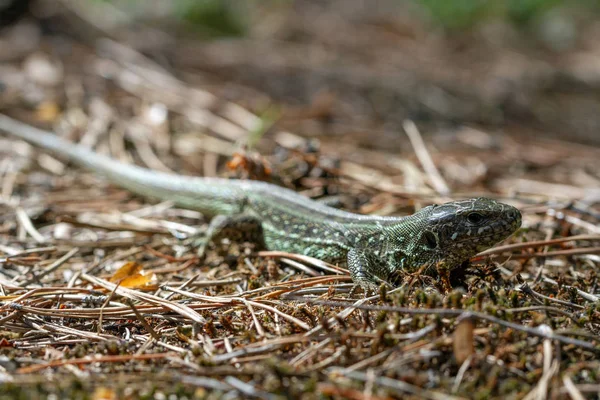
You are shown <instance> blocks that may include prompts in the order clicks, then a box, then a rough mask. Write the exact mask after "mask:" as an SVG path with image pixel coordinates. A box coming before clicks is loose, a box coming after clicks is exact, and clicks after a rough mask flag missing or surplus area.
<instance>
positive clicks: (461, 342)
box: [453, 317, 475, 365]
mask: <svg viewBox="0 0 600 400" xmlns="http://www.w3.org/2000/svg"><path fill="white" fill-rule="evenodd" d="M473 329H475V324H474V323H473V320H472V319H471V318H468V317H467V318H463V319H461V320H460V321H459V323H458V326H457V327H456V330H455V331H454V343H453V348H454V358H456V362H457V363H458V365H462V363H464V362H465V361H466V360H467V359H468V358H469V357H470V356H471V355H473V353H474V352H475V346H474V341H473Z"/></svg>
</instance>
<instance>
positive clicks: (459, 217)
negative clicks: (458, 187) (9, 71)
mask: <svg viewBox="0 0 600 400" xmlns="http://www.w3.org/2000/svg"><path fill="white" fill-rule="evenodd" d="M0 130H2V131H5V132H7V133H9V134H10V135H12V136H15V137H18V138H20V139H23V140H25V141H27V142H29V143H31V144H33V145H35V146H38V147H40V148H42V149H45V150H47V151H49V152H51V153H53V154H55V155H57V156H62V157H66V158H67V159H69V160H71V161H73V162H75V163H76V164H78V165H81V166H83V167H85V168H88V169H90V170H91V171H93V172H95V173H99V174H102V175H104V176H106V177H107V178H108V179H109V181H110V182H112V183H114V184H117V185H119V186H122V187H124V188H126V189H128V190H130V191H132V192H135V193H137V194H141V195H143V196H146V197H150V198H156V199H161V200H171V201H173V202H174V203H175V204H176V205H178V206H180V207H184V208H189V209H193V210H198V211H200V212H202V213H204V214H206V215H208V216H213V217H214V218H212V220H211V223H210V225H209V228H208V238H210V239H212V240H216V239H218V238H222V237H228V238H230V239H233V240H235V239H239V240H247V241H252V242H255V243H257V244H258V245H259V246H261V247H263V248H266V249H269V250H281V251H286V252H291V253H299V254H304V255H308V256H312V257H316V258H319V259H322V260H324V261H328V262H331V263H338V264H340V265H347V266H348V269H349V270H350V274H351V276H352V279H353V281H354V282H355V283H357V284H359V285H361V286H363V287H365V288H368V289H373V288H376V287H378V286H379V285H380V284H382V283H385V282H388V283H389V282H390V281H391V277H393V276H394V274H395V273H396V272H397V271H414V270H416V269H418V268H421V267H423V266H429V267H435V266H439V265H445V266H446V267H448V268H449V269H451V268H454V267H456V266H458V265H460V264H462V262H464V261H465V260H467V259H469V258H470V257H472V256H474V255H475V254H477V253H478V252H480V251H482V250H485V249H487V248H489V247H491V246H493V245H494V244H496V243H498V242H499V241H501V240H503V239H505V238H507V237H508V236H510V235H511V234H512V233H514V232H515V231H516V230H517V229H518V228H519V227H520V226H521V213H520V212H519V210H517V209H516V208H515V207H512V206H510V205H507V204H503V203H500V202H497V201H495V200H491V199H487V198H475V199H469V200H462V201H453V202H449V203H444V204H441V205H430V206H427V207H424V208H423V209H421V210H419V211H418V212H416V213H415V214H412V215H410V216H406V217H382V216H369V215H360V214H354V213H350V212H346V211H342V210H338V209H335V208H332V207H328V206H326V205H324V204H321V203H319V202H317V201H314V200H310V199H308V198H306V197H304V196H302V195H300V194H298V193H296V192H294V191H292V190H289V189H285V188H282V187H279V186H276V185H273V184H269V183H265V182H258V181H249V180H236V179H222V178H208V177H191V176H183V175H175V174H168V173H164V172H157V171H153V170H150V169H145V168H141V167H138V166H134V165H128V164H123V163H120V162H118V161H116V160H114V159H111V158H110V157H106V156H104V155H101V154H97V153H95V152H93V151H91V150H89V149H87V148H85V147H83V146H80V145H77V144H73V143H71V142H69V141H67V140H64V139H61V138H59V137H58V136H56V135H53V134H52V133H49V132H46V131H43V130H40V129H37V128H34V127H31V126H29V125H25V124H23V123H21V122H18V121H16V120H13V119H11V118H9V117H6V116H4V115H0Z"/></svg>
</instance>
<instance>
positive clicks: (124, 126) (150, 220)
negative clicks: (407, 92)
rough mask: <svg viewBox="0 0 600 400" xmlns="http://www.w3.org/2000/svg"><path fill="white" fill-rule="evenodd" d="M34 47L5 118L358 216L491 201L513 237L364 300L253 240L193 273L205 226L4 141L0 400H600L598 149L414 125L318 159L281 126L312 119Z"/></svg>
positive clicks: (13, 84)
mask: <svg viewBox="0 0 600 400" xmlns="http://www.w3.org/2000/svg"><path fill="white" fill-rule="evenodd" d="M41 43H42V44H41V47H36V48H35V49H32V50H31V54H23V55H21V56H19V58H18V59H13V60H5V61H4V63H2V64H0V81H2V82H3V83H4V84H5V89H4V90H3V91H2V92H0V109H1V110H2V113H4V114H8V115H11V116H13V117H15V118H18V119H20V120H22V121H25V122H27V123H31V124H34V125H38V126H42V127H46V128H53V129H54V131H55V132H56V133H57V134H59V135H62V136H65V137H68V138H70V139H71V140H74V141H79V142H83V143H85V144H87V145H90V146H93V147H94V148H95V149H96V150H97V151H100V152H107V153H108V152H109V153H110V154H111V155H112V156H113V157H115V158H116V159H119V160H121V161H123V162H134V163H136V164H139V165H143V166H146V167H148V168H153V169H157V170H166V171H177V172H178V173H187V174H192V175H205V176H210V175H225V176H237V177H242V178H254V179H257V178H258V179H268V180H271V181H273V182H276V183H278V184H282V185H285V186H288V187H291V188H294V189H296V190H298V191H301V192H303V193H304V194H306V195H307V196H310V197H314V198H316V199H321V200H327V201H329V202H331V203H335V204H338V205H341V206H343V207H345V208H347V209H352V210H355V211H360V212H365V213H379V214H392V213H393V214H404V213H410V212H413V211H414V210H415V209H417V208H419V207H422V206H424V205H427V204H430V203H432V202H441V201H446V200H448V199H451V198H460V197H471V196H475V195H477V196H479V195H485V196H489V197H493V198H498V199H502V200H503V201H506V202H509V203H511V204H514V205H515V206H517V207H519V208H520V209H521V210H522V212H523V217H524V223H523V228H522V229H521V230H520V231H519V232H518V233H517V234H516V235H515V236H514V237H512V238H511V239H509V240H508V241H507V242H506V243H504V244H503V245H502V246H499V247H496V248H494V249H491V250H488V251H486V252H484V253H482V254H480V255H479V256H477V257H475V258H474V259H473V260H471V263H470V265H468V266H465V268H464V269H461V270H460V271H454V272H455V273H453V274H451V275H450V276H448V277H445V279H432V278H430V277H427V276H420V275H419V274H415V275H412V276H409V277H407V278H406V279H405V282H404V285H403V286H402V287H401V288H398V289H396V290H393V291H390V292H386V291H383V290H382V291H381V292H380V293H378V294H376V295H375V296H372V297H366V298H365V297H364V295H362V294H360V293H353V292H352V290H351V289H352V284H351V281H350V278H349V276H348V275H347V271H346V270H344V269H343V268H340V267H338V266H335V265H329V264H326V263H323V262H322V261H320V260H314V259H310V258H307V257H303V256H298V255H293V254H286V253H282V252H255V251H254V250H253V248H252V246H251V245H250V244H243V243H224V244H222V245H218V246H214V247H213V248H211V249H210V251H209V252H208V254H207V256H206V257H205V258H199V257H198V256H197V254H196V250H195V249H196V244H197V240H196V238H197V237H198V235H201V233H202V232H203V230H204V229H205V227H206V220H205V219H204V218H203V216H202V215H201V214H200V213H198V212H195V211H189V210H183V209H178V208H176V207H174V206H173V204H171V203H169V202H164V203H158V204H157V203H155V202H152V201H150V200H148V199H142V198H138V197H135V196H133V195H131V194H130V193H128V192H127V191H124V190H122V189H119V188H117V187H114V186H112V185H110V184H108V183H106V182H105V181H103V180H102V179H101V178H100V177H96V176H93V175H92V174H90V173H88V172H85V171H82V170H80V169H78V168H75V167H73V166H71V165H69V164H68V160H57V159H55V158H52V157H50V156H48V155H45V154H43V153H41V152H39V151H37V150H35V149H32V148H30V147H29V146H27V145H25V144H23V143H21V142H18V141H15V140H12V139H10V138H8V137H2V138H0V141H1V143H2V146H0V155H1V157H2V158H1V160H0V173H1V188H0V189H1V197H0V198H1V202H2V205H1V207H2V210H3V212H2V214H1V215H2V216H1V217H0V221H1V222H0V235H1V236H0V251H1V253H2V255H1V258H0V265H1V268H0V296H1V297H0V301H1V302H0V382H2V383H1V389H2V390H0V399H1V398H35V397H36V396H37V397H45V395H47V394H48V393H53V394H56V395H58V396H59V397H73V398H76V397H79V398H95V399H101V398H111V396H114V398H117V397H118V398H136V397H146V398H160V396H161V395H162V394H167V393H168V394H173V395H178V396H180V397H181V398H184V397H187V398H191V397H193V396H198V397H203V396H206V397H209V398H212V397H218V396H220V395H224V396H226V397H258V398H285V397H292V398H296V397H302V398H317V397H322V396H324V397H331V398H351V399H362V398H370V399H378V398H382V399H383V398H391V397H403V396H406V397H414V398H430V399H442V398H444V399H446V398H451V397H452V396H455V397H456V398H489V397H511V398H512V397H519V398H521V397H523V398H545V396H547V395H548V394H551V395H552V396H554V397H557V398H558V397H563V396H567V395H568V396H571V397H572V398H584V397H585V396H591V395H593V393H596V392H598V391H599V390H600V377H599V376H598V370H599V368H600V363H599V362H598V354H599V353H600V336H599V334H600V313H599V310H598V304H600V303H599V302H598V300H599V296H600V291H599V290H598V277H597V271H598V265H599V264H600V256H599V254H600V227H599V220H600V207H599V204H600V200H599V199H600V191H599V190H598V187H599V184H600V174H599V172H598V169H597V166H598V161H597V160H598V156H599V155H600V152H599V151H598V149H597V148H593V147H588V146H582V145H578V144H575V143H571V142H569V141H560V140H550V139H545V138H542V137H531V135H528V134H527V132H526V133H523V132H507V133H503V134H492V133H491V132H488V131H486V130H485V129H484V128H481V129H474V128H470V127H461V128H456V129H453V130H452V131H451V132H443V133H437V134H436V132H428V134H427V135H424V137H421V133H420V132H419V131H418V130H417V129H416V126H415V125H414V124H413V123H412V122H410V121H407V122H406V123H405V124H404V126H405V128H406V130H407V133H408V135H405V134H404V133H397V136H396V140H398V141H401V142H403V143H406V146H404V151H403V152H402V153H400V152H396V151H394V152H392V151H385V150H380V149H377V148H370V149H368V148H365V147H361V146H358V145H357V143H356V142H355V141H354V139H353V137H352V136H351V135H348V136H347V140H344V141H340V140H339V137H331V136H327V135H320V136H319V137H318V138H319V139H320V141H319V142H316V141H315V140H314V138H307V137H306V136H302V135H297V134H293V133H290V132H289V131H288V130H283V128H282V127H288V126H289V125H290V124H292V123H293V122H295V123H301V124H302V125H303V126H306V124H308V123H310V122H311V121H312V122H313V123H314V122H315V121H316V122H318V121H319V120H320V118H321V117H322V114H321V113H320V112H318V108H319V105H318V104H317V105H313V108H311V109H310V110H305V111H306V112H305V113H302V112H299V110H298V109H296V110H295V112H293V113H290V112H288V109H286V110H284V111H283V112H282V113H281V114H280V115H277V114H274V115H273V116H269V117H264V116H263V117H259V116H257V115H256V114H255V113H254V112H253V111H250V110H252V109H255V108H257V109H259V108H260V107H262V106H264V103H260V102H258V104H252V103H251V102H250V103H249V102H246V104H245V106H246V107H241V106H240V105H238V104H236V103H235V102H229V101H225V100H224V99H223V98H220V97H218V96H214V95H212V94H210V93H208V92H206V91H204V90H202V89H200V88H199V87H197V86H191V85H187V84H186V83H184V82H183V81H182V80H180V79H178V78H176V77H175V76H174V74H172V73H171V72H168V71H167V70H166V69H165V68H163V67H161V66H159V65H158V64H156V63H155V62H154V61H152V60H150V59H149V58H147V57H144V56H142V55H141V54H140V53H138V52H136V51H135V50H133V49H132V48H129V47H127V46H125V45H122V44H117V43H115V42H111V41H106V40H105V41H103V42H100V45H99V47H98V48H88V47H83V48H80V47H79V46H78V45H76V44H74V43H73V44H72V45H73V46H74V47H73V48H72V50H73V51H72V53H71V54H70V55H68V56H65V55H62V56H56V57H54V58H51V57H49V56H48V54H49V52H48V51H47V50H45V47H44V46H50V47H51V46H52V43H48V42H46V41H44V40H43V41H42V42H41ZM81 60H84V61H81ZM75 61H79V62H78V63H77V62H75ZM24 65H25V66H27V65H28V66H29V67H23V66H24ZM27 68H30V70H29V72H27V71H28V70H27ZM35 68H50V70H49V71H51V72H52V71H54V73H55V76H56V77H57V79H56V80H55V81H53V82H40V78H39V77H38V76H37V75H36V74H35V72H31V71H32V70H31V69H33V70H35ZM46 71H47V70H46ZM11 74H12V75H11ZM50 75H51V76H52V74H50ZM8 77H12V78H11V79H9V78H8ZM243 92H244V88H240V93H243ZM240 97H244V96H240ZM261 101H262V100H261ZM332 101H335V100H332ZM279 106H280V107H283V105H278V107H279ZM324 112H325V113H326V110H325V111H324ZM267 114H268V113H267ZM298 121H300V122H298ZM325 131H326V129H325ZM253 135H254V136H255V137H260V141H259V142H258V144H257V145H256V147H254V148H252V149H247V144H248V143H249V142H252V140H253ZM409 143H411V145H409ZM259 153H260V154H262V156H259V155H258V154H259ZM228 161H229V165H226V163H227V162H228ZM124 265H125V269H121V270H120V268H122V267H123V266H124ZM127 279H129V280H127Z"/></svg>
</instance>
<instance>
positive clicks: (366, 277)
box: [348, 248, 392, 290]
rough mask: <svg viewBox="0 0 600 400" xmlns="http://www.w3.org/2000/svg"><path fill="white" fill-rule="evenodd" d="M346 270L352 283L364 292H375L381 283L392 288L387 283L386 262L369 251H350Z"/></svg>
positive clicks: (356, 249)
mask: <svg viewBox="0 0 600 400" xmlns="http://www.w3.org/2000/svg"><path fill="white" fill-rule="evenodd" d="M348 269H349V270H350V276H351V277H352V280H353V281H354V283H356V284H357V285H360V286H361V287H363V288H364V289H366V290H377V289H378V288H379V286H380V285H381V284H382V283H383V284H386V285H388V286H392V285H390V283H389V282H388V281H387V278H388V275H389V270H388V268H387V265H386V262H385V261H384V260H383V259H381V258H380V257H378V256H377V255H375V254H374V253H373V252H372V251H371V250H369V249H358V248H353V249H350V251H348Z"/></svg>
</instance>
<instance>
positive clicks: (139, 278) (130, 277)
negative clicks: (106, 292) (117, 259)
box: [109, 262, 157, 290]
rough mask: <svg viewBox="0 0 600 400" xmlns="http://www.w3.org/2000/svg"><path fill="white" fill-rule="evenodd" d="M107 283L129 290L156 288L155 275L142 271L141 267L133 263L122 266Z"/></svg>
mask: <svg viewBox="0 0 600 400" xmlns="http://www.w3.org/2000/svg"><path fill="white" fill-rule="evenodd" d="M109 281H110V282H113V283H118V284H119V286H121V287H126V288H129V289H141V290H154V289H156V287H157V285H156V275H155V274H154V273H153V272H146V271H144V269H143V268H142V266H141V265H140V264H138V263H135V262H127V263H125V264H123V266H122V267H121V268H119V269H118V270H117V271H116V272H115V273H114V274H113V276H112V277H111V278H110V279H109Z"/></svg>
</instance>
